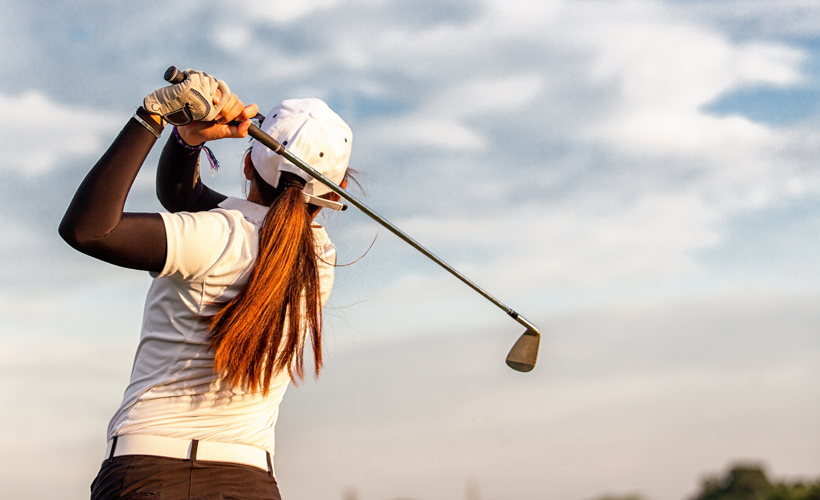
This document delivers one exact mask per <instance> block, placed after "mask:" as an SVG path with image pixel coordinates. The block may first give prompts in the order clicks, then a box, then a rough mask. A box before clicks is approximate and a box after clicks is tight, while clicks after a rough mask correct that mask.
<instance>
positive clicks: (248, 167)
mask: <svg viewBox="0 0 820 500" xmlns="http://www.w3.org/2000/svg"><path fill="white" fill-rule="evenodd" d="M242 170H243V172H244V173H245V178H246V179H248V180H249V181H252V180H253V163H251V154H250V153H248V154H246V155H245V168H244V169H242Z"/></svg>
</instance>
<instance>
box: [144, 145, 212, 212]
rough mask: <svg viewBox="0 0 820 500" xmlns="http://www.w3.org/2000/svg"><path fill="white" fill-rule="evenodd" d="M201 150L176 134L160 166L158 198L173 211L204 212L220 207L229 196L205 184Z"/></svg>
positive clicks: (164, 153) (166, 148)
mask: <svg viewBox="0 0 820 500" xmlns="http://www.w3.org/2000/svg"><path fill="white" fill-rule="evenodd" d="M199 153H200V150H198V149H188V148H186V147H184V146H183V145H182V144H180V143H179V141H178V140H177V138H176V137H174V135H173V134H172V135H171V136H170V137H169V138H168V142H166V143H165V147H164V148H163V149H162V155H160V157H159V164H158V165H157V198H158V199H159V202H160V203H162V206H163V207H165V209H166V210H168V211H169V212H183V211H184V212H200V211H207V210H211V209H214V208H216V207H217V206H218V205H219V204H220V203H221V202H222V200H224V199H225V198H226V196H225V195H223V194H221V193H218V192H216V191H214V190H213V189H211V188H209V187H208V186H206V185H205V184H203V183H202V179H201V178H200V175H199V156H200V155H199Z"/></svg>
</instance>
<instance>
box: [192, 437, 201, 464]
mask: <svg viewBox="0 0 820 500" xmlns="http://www.w3.org/2000/svg"><path fill="white" fill-rule="evenodd" d="M197 448H199V439H194V440H192V441H191V458H190V460H192V461H193V460H196V449H197Z"/></svg>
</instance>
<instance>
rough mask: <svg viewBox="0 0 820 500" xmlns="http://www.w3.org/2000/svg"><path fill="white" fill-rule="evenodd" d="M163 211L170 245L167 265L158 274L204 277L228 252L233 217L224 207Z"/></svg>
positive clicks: (178, 276) (191, 278)
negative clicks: (195, 210)
mask: <svg viewBox="0 0 820 500" xmlns="http://www.w3.org/2000/svg"><path fill="white" fill-rule="evenodd" d="M160 215H161V216H162V220H163V222H164V223H165V233H166V238H167V245H168V246H167V249H166V259H165V267H163V269H162V271H161V272H160V273H159V274H157V275H155V277H157V278H163V277H171V278H174V279H178V280H182V281H197V280H201V279H203V278H204V277H205V276H207V275H208V274H209V271H210V270H211V269H213V268H214V266H215V265H216V264H217V263H218V262H219V259H220V257H222V255H224V254H225V250H226V248H227V246H228V241H229V238H230V234H231V232H232V230H233V227H232V223H231V221H230V220H229V219H228V218H227V217H226V216H225V215H224V214H223V213H221V212H220V211H213V212H177V213H174V214H170V213H165V212H162V213H160Z"/></svg>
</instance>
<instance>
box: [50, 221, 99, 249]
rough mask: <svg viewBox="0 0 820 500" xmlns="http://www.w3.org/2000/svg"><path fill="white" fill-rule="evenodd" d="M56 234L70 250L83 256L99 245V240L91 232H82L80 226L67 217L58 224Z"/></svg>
mask: <svg viewBox="0 0 820 500" xmlns="http://www.w3.org/2000/svg"><path fill="white" fill-rule="evenodd" d="M57 232H58V233H59V234H60V237H61V238H62V239H63V241H65V242H66V243H68V245H69V246H70V247H71V248H73V249H75V250H77V251H80V252H82V253H85V254H90V253H92V250H93V247H94V246H95V245H96V244H98V243H99V238H97V237H95V236H94V235H93V234H92V232H90V231H88V230H83V227H82V226H81V225H80V224H77V223H76V222H75V221H73V220H71V218H69V217H68V216H67V215H66V217H63V220H62V222H60V227H59V228H58V230H57Z"/></svg>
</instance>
